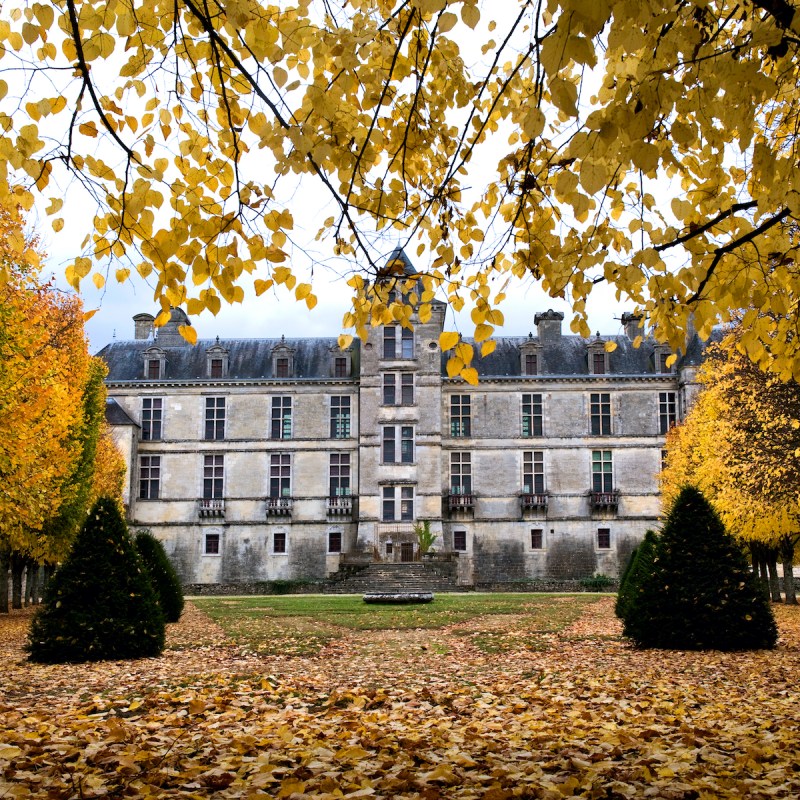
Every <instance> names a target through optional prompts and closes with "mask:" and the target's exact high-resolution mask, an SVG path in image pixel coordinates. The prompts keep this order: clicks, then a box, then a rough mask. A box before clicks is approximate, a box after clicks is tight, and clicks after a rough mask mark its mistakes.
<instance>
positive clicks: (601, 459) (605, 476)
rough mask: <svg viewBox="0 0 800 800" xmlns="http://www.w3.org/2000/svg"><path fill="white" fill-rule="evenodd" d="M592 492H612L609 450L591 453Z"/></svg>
mask: <svg viewBox="0 0 800 800" xmlns="http://www.w3.org/2000/svg"><path fill="white" fill-rule="evenodd" d="M592 491H593V492H613V491H614V476H613V465H612V461H611V451H610V450H593V451H592Z"/></svg>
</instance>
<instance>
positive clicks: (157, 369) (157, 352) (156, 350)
mask: <svg viewBox="0 0 800 800" xmlns="http://www.w3.org/2000/svg"><path fill="white" fill-rule="evenodd" d="M166 363H167V356H166V353H165V352H164V351H163V350H162V349H161V348H160V347H156V346H155V345H152V346H151V347H148V348H147V350H145V351H144V377H145V378H146V379H147V380H149V381H157V380H161V379H162V378H163V377H164V374H165V372H164V370H165V367H166Z"/></svg>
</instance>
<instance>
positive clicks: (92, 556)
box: [27, 498, 164, 663]
mask: <svg viewBox="0 0 800 800" xmlns="http://www.w3.org/2000/svg"><path fill="white" fill-rule="evenodd" d="M27 647H28V651H29V653H30V659H31V661H40V662H45V663H67V662H82V661H102V660H106V659H129V658H141V657H145V656H157V655H159V653H161V651H162V650H163V649H164V616H163V614H162V613H161V609H160V608H159V605H158V600H157V599H156V594H155V591H154V590H153V587H152V585H151V583H150V577H149V576H148V574H147V570H146V568H145V566H144V564H143V563H142V560H141V558H140V557H139V553H138V551H137V550H136V547H135V546H134V544H133V539H132V538H131V536H130V534H129V533H128V528H127V526H126V525H125V521H124V520H123V518H122V515H121V514H120V511H119V508H118V507H117V504H116V503H115V502H114V501H113V500H111V499H109V498H101V499H100V500H98V501H97V503H96V504H95V506H94V508H92V510H91V511H90V512H89V516H88V517H87V518H86V522H85V523H84V525H83V528H81V531H80V533H79V534H78V536H77V538H76V539H75V543H74V544H73V546H72V550H71V552H70V554H69V556H68V557H67V560H66V561H65V562H64V563H63V564H62V565H61V567H59V569H58V570H57V571H56V573H55V574H54V575H53V577H52V579H51V581H50V584H49V586H48V589H47V592H46V596H45V603H44V605H43V606H42V607H41V608H40V609H39V610H38V611H37V613H36V614H35V616H34V618H33V621H32V623H31V629H30V632H29V634H28V646H27Z"/></svg>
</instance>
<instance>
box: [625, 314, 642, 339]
mask: <svg viewBox="0 0 800 800" xmlns="http://www.w3.org/2000/svg"><path fill="white" fill-rule="evenodd" d="M643 319H644V318H643V317H642V315H641V314H631V313H630V312H629V311H626V312H625V313H624V314H623V315H622V327H623V328H625V335H626V336H627V337H628V338H629V339H630V340H631V341H634V339H636V337H637V336H642V337H644V325H643V324H642V320H643Z"/></svg>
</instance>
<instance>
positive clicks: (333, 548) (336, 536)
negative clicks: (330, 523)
mask: <svg viewBox="0 0 800 800" xmlns="http://www.w3.org/2000/svg"><path fill="white" fill-rule="evenodd" d="M328 552H329V553H341V552H342V532H341V531H328Z"/></svg>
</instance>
